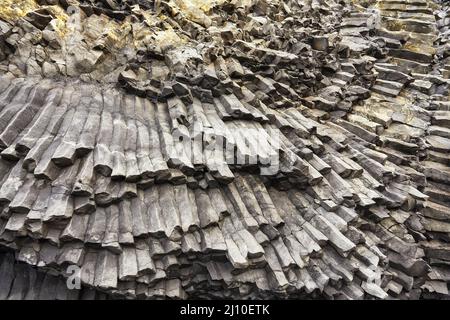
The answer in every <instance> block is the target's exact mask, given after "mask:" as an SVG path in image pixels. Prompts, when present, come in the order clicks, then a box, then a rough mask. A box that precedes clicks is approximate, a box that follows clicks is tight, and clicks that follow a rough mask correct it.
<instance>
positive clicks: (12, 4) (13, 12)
mask: <svg viewBox="0 0 450 320" xmlns="http://www.w3.org/2000/svg"><path fill="white" fill-rule="evenodd" d="M37 8H39V5H38V4H37V3H36V1H34V0H20V1H17V0H0V18H1V19H3V20H6V21H14V20H17V19H19V18H21V17H23V16H25V15H26V14H27V13H28V12H30V11H33V10H36V9H37Z"/></svg>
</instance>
